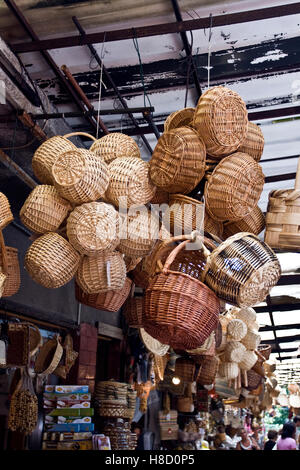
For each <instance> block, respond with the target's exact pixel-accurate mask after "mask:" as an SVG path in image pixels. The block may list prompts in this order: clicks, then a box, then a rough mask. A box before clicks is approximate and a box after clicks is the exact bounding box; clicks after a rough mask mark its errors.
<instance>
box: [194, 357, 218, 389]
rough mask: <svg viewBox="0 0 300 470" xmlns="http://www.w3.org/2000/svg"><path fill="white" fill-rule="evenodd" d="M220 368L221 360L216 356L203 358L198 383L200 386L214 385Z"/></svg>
mask: <svg viewBox="0 0 300 470" xmlns="http://www.w3.org/2000/svg"><path fill="white" fill-rule="evenodd" d="M218 368H219V359H218V358H217V357H215V356H203V359H202V362H201V365H200V370H199V373H198V377H197V379H196V382H197V383H198V384H200V385H211V384H213V383H214V381H215V378H216V375H217V372H218Z"/></svg>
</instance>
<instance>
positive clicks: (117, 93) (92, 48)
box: [72, 16, 152, 155]
mask: <svg viewBox="0 0 300 470" xmlns="http://www.w3.org/2000/svg"><path fill="white" fill-rule="evenodd" d="M72 20H73V23H74V24H75V26H76V28H77V29H78V31H79V33H80V35H81V37H85V36H86V32H85V30H84V29H83V27H82V26H81V24H80V22H79V21H78V19H77V18H76V16H73V17H72ZM87 46H88V48H89V50H90V51H91V53H92V55H93V57H94V59H95V60H96V61H97V63H98V65H99V67H100V68H101V67H102V72H103V75H104V77H105V78H106V80H107V81H108V83H109V84H110V86H111V87H112V89H113V90H114V92H115V94H116V95H117V97H118V99H119V101H120V103H121V105H122V106H123V108H124V111H127V112H128V117H129V118H130V119H131V121H132V123H133V125H134V126H135V128H136V129H139V124H138V122H137V120H136V119H135V117H134V116H133V111H131V110H129V108H128V105H127V103H126V100H125V99H124V98H123V96H122V94H121V93H120V91H119V90H118V87H117V86H116V84H115V82H114V81H113V79H112V78H111V75H110V73H109V72H108V70H107V68H106V67H105V66H104V64H103V62H102V60H101V59H100V56H99V54H98V52H97V51H96V49H95V48H94V46H93V45H92V44H87ZM102 114H103V113H102ZM141 138H142V140H143V142H144V144H145V146H146V148H147V149H148V151H149V152H150V155H151V154H152V148H151V146H150V144H149V142H148V140H147V139H146V137H145V136H144V135H143V134H141Z"/></svg>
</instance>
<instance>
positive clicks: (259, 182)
mask: <svg viewBox="0 0 300 470" xmlns="http://www.w3.org/2000/svg"><path fill="white" fill-rule="evenodd" d="M264 182H265V178H264V174H263V172H262V168H261V166H260V165H259V163H257V162H256V161H255V160H254V159H253V158H252V157H250V155H247V154H246V153H241V152H236V153H234V154H232V155H229V156H228V157H226V158H224V159H223V160H222V161H221V162H220V163H219V164H218V165H217V167H216V168H215V170H214V171H213V172H212V174H211V176H210V177H208V181H207V183H206V185H205V190H204V197H205V201H206V211H207V213H208V214H209V216H210V217H212V218H213V219H215V220H218V221H220V222H222V221H226V220H230V221H231V222H233V221H236V220H239V219H242V218H244V217H246V216H247V215H249V214H250V213H251V212H252V211H253V209H254V208H255V206H256V205H257V203H258V200H259V198H260V195H261V193H262V190H263V186H264Z"/></svg>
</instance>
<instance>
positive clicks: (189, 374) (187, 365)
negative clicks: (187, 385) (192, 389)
mask: <svg viewBox="0 0 300 470" xmlns="http://www.w3.org/2000/svg"><path fill="white" fill-rule="evenodd" d="M195 370H196V367H195V363H194V361H192V360H191V359H185V358H183V357H180V358H178V359H177V360H176V362H175V372H174V376H175V377H178V378H179V379H180V380H182V382H193V381H194V375H195Z"/></svg>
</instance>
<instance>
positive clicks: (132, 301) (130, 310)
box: [123, 297, 144, 328]
mask: <svg viewBox="0 0 300 470" xmlns="http://www.w3.org/2000/svg"><path fill="white" fill-rule="evenodd" d="M123 314H124V316H125V319H126V322H127V324H128V325H129V326H130V327H131V328H142V327H143V325H144V324H143V316H144V297H132V298H129V299H128V300H127V302H126V304H125V305H124V310H123Z"/></svg>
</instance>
